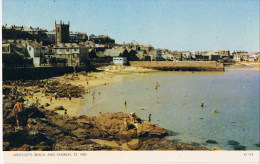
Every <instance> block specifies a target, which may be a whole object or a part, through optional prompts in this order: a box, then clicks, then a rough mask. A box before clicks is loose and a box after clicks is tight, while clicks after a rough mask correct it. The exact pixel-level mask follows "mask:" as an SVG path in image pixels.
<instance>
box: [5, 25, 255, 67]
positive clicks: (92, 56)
mask: <svg viewBox="0 0 260 164" xmlns="http://www.w3.org/2000/svg"><path fill="white" fill-rule="evenodd" d="M2 32H3V41H2V58H3V63H2V64H3V67H4V68H10V67H48V66H73V67H75V66H80V65H86V64H90V63H91V64H94V65H95V64H99V65H100V64H101V65H102V64H107V65H109V64H127V63H128V62H129V61H217V62H222V63H230V62H240V61H247V62H253V61H260V52H246V51H233V52H231V51H230V50H218V51H197V52H191V51H177V50H174V51H172V50H169V49H160V48H154V47H153V46H152V45H144V44H140V43H138V42H137V41H135V40H134V41H132V42H131V43H123V44H118V43H116V42H115V39H113V38H111V37H110V36H107V35H97V36H96V35H94V34H91V35H89V36H88V35H87V34H86V33H85V32H73V31H70V22H68V23H67V24H66V23H64V22H62V21H60V22H59V23H58V22H56V21H55V29H54V30H52V31H48V30H46V29H42V28H39V27H37V28H34V27H24V26H16V25H11V26H8V25H7V24H5V25H3V26H2Z"/></svg>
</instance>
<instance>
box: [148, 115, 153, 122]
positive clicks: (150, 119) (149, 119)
mask: <svg viewBox="0 0 260 164" xmlns="http://www.w3.org/2000/svg"><path fill="white" fill-rule="evenodd" d="M151 117H152V115H151V114H149V116H148V121H149V122H151V121H152V118H151Z"/></svg>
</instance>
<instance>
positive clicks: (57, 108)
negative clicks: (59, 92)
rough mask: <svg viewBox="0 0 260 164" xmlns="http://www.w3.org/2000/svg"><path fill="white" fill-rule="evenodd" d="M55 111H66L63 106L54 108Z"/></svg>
mask: <svg viewBox="0 0 260 164" xmlns="http://www.w3.org/2000/svg"><path fill="white" fill-rule="evenodd" d="M54 110H64V107H63V106H56V107H55V108H54Z"/></svg>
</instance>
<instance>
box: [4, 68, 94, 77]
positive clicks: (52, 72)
mask: <svg viewBox="0 0 260 164" xmlns="http://www.w3.org/2000/svg"><path fill="white" fill-rule="evenodd" d="M75 69H76V71H77V72H79V71H92V70H94V69H95V68H94V67H92V66H78V67H76V68H75ZM2 71H3V80H21V79H23V80H35V79H44V78H50V77H54V76H60V75H63V74H65V73H72V72H74V68H73V67H72V66H65V67H24V68H22V67H17V68H3V69H2Z"/></svg>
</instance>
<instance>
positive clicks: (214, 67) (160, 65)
mask: <svg viewBox="0 0 260 164" xmlns="http://www.w3.org/2000/svg"><path fill="white" fill-rule="evenodd" d="M129 63H130V65H131V66H135V67H144V68H152V69H158V70H169V71H225V69H224V65H223V63H219V62H216V61H130V62H129Z"/></svg>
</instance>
